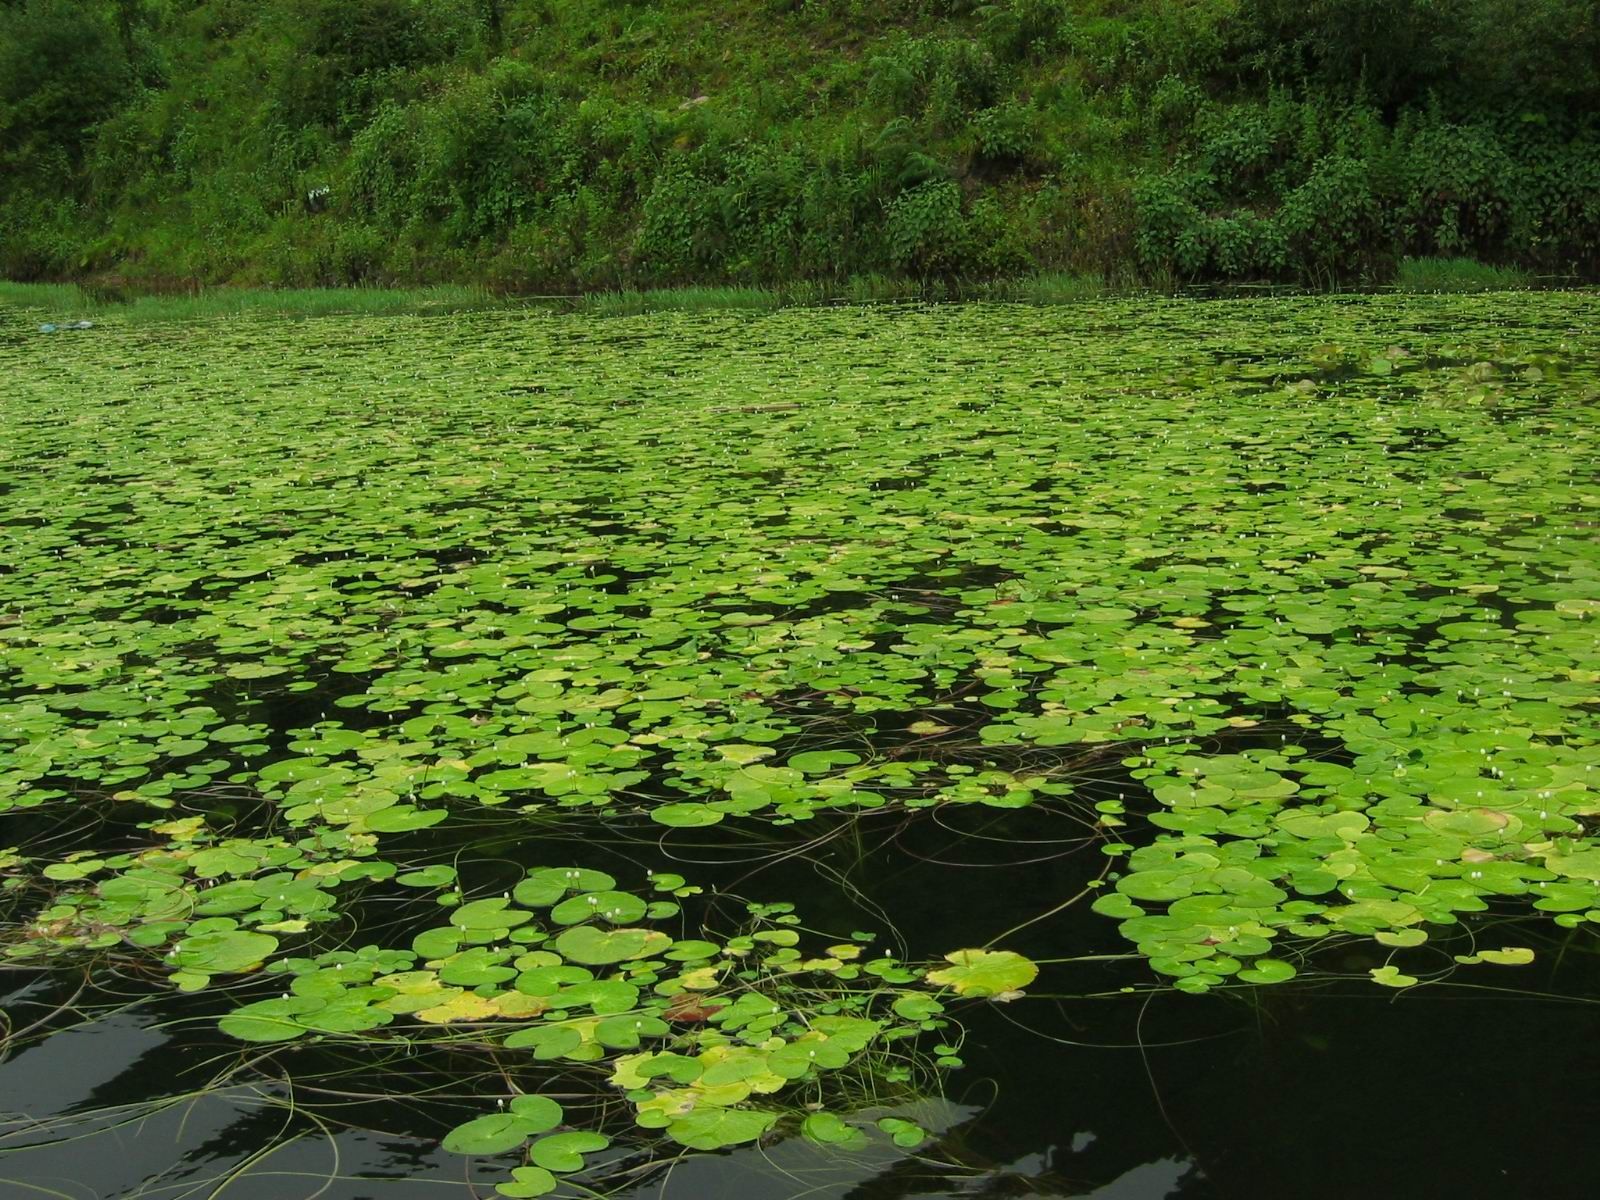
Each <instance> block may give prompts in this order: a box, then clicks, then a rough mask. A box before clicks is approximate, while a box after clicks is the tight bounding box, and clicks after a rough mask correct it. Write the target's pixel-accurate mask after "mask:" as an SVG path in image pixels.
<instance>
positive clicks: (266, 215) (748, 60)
mask: <svg viewBox="0 0 1600 1200" xmlns="http://www.w3.org/2000/svg"><path fill="white" fill-rule="evenodd" d="M1597 109H1600V18H1597V16H1596V11H1595V8H1594V6H1593V5H1592V4H1591V3H1588V2H1587V0H1531V2H1530V0H1310V2H1306V0H996V2H994V3H981V2H980V0H873V2H871V3H868V2H867V0H740V2H737V3H729V2H727V0H722V2H718V3H710V2H708V0H687V2H683V3H673V4H664V3H650V2H645V0H562V2H561V3H552V2H551V0H427V2H422V0H260V2H257V3H245V2H243V0H5V3H4V4H3V5H0V273H3V274H6V275H10V276H13V277H19V278H37V277H46V276H80V277H82V276H89V277H93V276H97V275H99V276H107V275H117V274H123V275H127V276H129V277H131V278H141V279H143V280H145V281H148V282H161V281H167V282H172V283H177V282H181V281H193V280H235V281H243V282H258V283H275V284H310V283H345V282H372V281H382V280H394V281H415V280H423V279H453V280H462V281H466V280H472V281H482V282H489V283H492V284H494V285H497V286H502V287H508V288H517V289H530V288H532V289H549V290H557V291H570V290H572V289H574V288H583V289H592V288H597V287H614V286H619V285H646V284H668V283H683V282H731V283H764V282H774V281H786V280H794V279H802V278H805V279H817V280H838V279H843V278H845V277H848V276H852V275H864V274H883V275H890V276H901V277H911V278H932V277H944V278H972V277H980V276H1004V275H1008V274H1015V273H1018V272H1021V271H1025V270H1073V271H1083V272H1099V273H1103V274H1107V275H1114V276H1115V275H1121V276H1126V275H1129V274H1132V273H1135V272H1137V273H1139V274H1142V275H1144V276H1146V277H1149V278H1156V279H1169V278H1174V279H1235V278H1269V279H1280V280H1298V281H1303V282H1314V283H1324V282H1357V281H1361V280H1363V279H1364V280H1369V281H1381V280H1384V279H1387V278H1389V277H1391V276H1392V274H1393V270H1394V267H1395V264H1396V263H1397V262H1398V261H1399V260H1400V259H1401V258H1403V257H1405V256H1407V255H1465V256H1472V257H1476V258H1479V259H1482V260H1485V261H1488V262H1493V263H1501V264H1516V265H1520V266H1523V267H1527V268H1530V269H1535V270H1538V271H1541V272H1545V273H1551V274H1568V275H1573V274H1576V275H1583V276H1588V277H1593V276H1594V275H1595V274H1597V273H1600V130H1597V125H1596V118H1595V117H1594V116H1593V114H1594V112H1595V111H1597ZM321 189H327V191H326V193H325V194H324V193H323V192H322V191H321ZM313 193H315V194H313Z"/></svg>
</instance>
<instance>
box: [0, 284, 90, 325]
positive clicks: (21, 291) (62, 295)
mask: <svg viewBox="0 0 1600 1200" xmlns="http://www.w3.org/2000/svg"><path fill="white" fill-rule="evenodd" d="M0 305H5V306H6V307H8V308H44V309H49V310H50V311H51V312H52V313H54V314H56V315H64V314H66V313H69V312H70V313H71V314H72V315H74V316H76V315H78V314H79V313H81V312H84V311H87V310H88V309H89V308H91V307H93V306H92V305H91V303H90V302H89V300H88V299H87V298H86V297H85V296H84V294H83V292H82V291H81V290H80V289H79V288H78V285H77V284H75V283H11V282H9V281H7V280H4V279H0Z"/></svg>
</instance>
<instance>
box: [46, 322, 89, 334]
mask: <svg viewBox="0 0 1600 1200" xmlns="http://www.w3.org/2000/svg"><path fill="white" fill-rule="evenodd" d="M93 328H94V322H93V321H67V322H65V323H64V324H61V325H53V324H51V323H50V322H49V321H46V322H45V323H44V324H43V325H41V326H39V332H40V333H61V332H63V331H65V330H68V329H93Z"/></svg>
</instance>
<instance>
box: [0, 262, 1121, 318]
mask: <svg viewBox="0 0 1600 1200" xmlns="http://www.w3.org/2000/svg"><path fill="white" fill-rule="evenodd" d="M1126 290H1128V289H1127V288H1124V287H1116V286H1113V285H1109V284H1106V283H1104V282H1102V281H1101V280H1098V279H1095V278H1093V277H1091V276H1086V275H1073V274H1068V273H1065V272H1053V273H1051V272H1046V273H1042V274H1039V275H1031V276H1025V277H1022V278H1018V279H1003V280H994V281H973V282H965V283H963V282H945V281H942V280H933V281H928V282H919V281H917V280H908V279H893V278H890V277H888V276H883V275H859V276H855V277H853V278H851V279H849V280H848V281H846V282H845V283H842V284H832V285H830V284H821V283H808V282H804V281H801V282H797V283H792V284H787V285H784V286H781V287H751V286H720V287H718V286H711V287H672V288H645V289H625V290H622V291H613V292H593V293H589V294H586V295H577V296H572V297H524V298H520V299H519V298H518V297H514V296H513V297H502V296H496V295H495V294H494V293H492V292H490V291H489V290H488V289H486V288H481V287H466V286H456V285H438V286H434V287H424V288H362V287H353V288H286V289H269V288H261V289H255V288H210V289H206V290H203V291H200V292H198V293H195V294H192V295H151V296H133V297H128V298H121V297H118V298H112V297H109V296H107V295H106V294H104V293H97V291H96V289H95V288H94V287H93V286H92V285H91V286H87V287H86V286H80V285H77V284H53V283H5V282H0V305H4V306H9V307H16V308H27V309H32V310H36V311H38V312H39V313H40V315H41V316H48V317H54V318H66V317H81V316H105V317H115V318H118V319H121V320H125V321H129V322H134V323H144V322H152V323H154V322H164V321H199V320H206V319H211V318H217V317H242V316H270V317H318V316H334V315H350V314H359V315H365V316H387V315H405V314H415V313H450V312H465V311H469V310H472V309H479V308H491V307H495V306H498V305H502V304H515V303H531V304H551V303H553V304H555V305H557V306H559V307H562V308H569V309H571V310H574V311H577V312H582V313H588V314H592V315H594V316H600V317H626V316H637V315H639V314H642V313H651V312H714V311H721V310H728V311H753V312H772V311H775V310H777V309H780V308H799V307H806V306H811V305H826V304H902V303H906V302H926V303H939V302H946V301H962V300H980V301H989V302H992V303H1000V304H1071V303H1075V302H1077V301H1081V300H1094V299H1101V298H1104V297H1106V296H1108V295H1113V294H1117V293H1120V292H1124V291H1126Z"/></svg>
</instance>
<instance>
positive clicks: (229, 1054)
mask: <svg viewBox="0 0 1600 1200" xmlns="http://www.w3.org/2000/svg"><path fill="white" fill-rule="evenodd" d="M1595 312H1596V299H1595V297H1594V296H1592V295H1584V294H1543V295H1516V296H1494V297H1470V296H1468V297H1448V298H1446V297H1403V296H1390V297H1365V298H1296V299H1277V300H1270V301H1215V302H1194V301H1152V300H1148V299H1142V300H1127V301H1111V302H1102V303H1086V304H1083V305H1080V306H1074V307H1069V308H1059V309H1050V308H1045V309H1039V308H1024V307H1009V306H960V307H957V306H952V307H944V308H924V307H904V308H894V307H891V308H878V309H871V310H858V309H828V310H812V311H786V312H781V313H777V314H773V315H769V316H760V317H756V316H749V315H730V314H714V315H706V314H686V313H669V314H658V315H654V316H646V317H622V318H615V319H609V320H600V319H595V318H594V317H592V316H591V317H584V316H557V315H550V314H539V313H513V312H487V313H477V314H470V315H464V316H455V317H448V318H446V317H431V318H427V317H414V316H399V317H352V318H348V319H329V320H325V321H319V322H309V323H308V322H285V321H274V320H271V319H268V318H248V317H246V318H240V319H235V320H229V321H212V322H205V321H202V322H198V323H195V324H192V325H187V326H163V325H139V324H132V323H119V322H118V321H117V320H116V319H115V318H111V319H108V320H107V321H105V322H104V323H103V324H100V325H97V326H96V327H95V328H93V329H91V330H85V331H74V332H71V333H56V334H49V335H45V334H40V333H37V332H36V323H35V322H34V321H33V319H32V315H31V314H24V313H21V312H19V311H16V310H12V311H10V312H7V311H4V310H0V362H3V364H4V366H5V367H6V379H7V386H6V388H5V392H4V397H3V400H0V406H3V407H0V413H3V433H4V439H3V441H0V455H3V456H4V464H3V467H0V501H3V504H4V516H5V519H4V522H3V527H0V537H3V539H4V554H3V555H0V691H3V698H4V702H3V705H0V806H3V809H4V817H3V820H4V822H5V825H6V832H5V834H4V836H3V842H4V844H5V845H6V846H8V847H9V848H8V849H6V850H5V851H4V855H3V858H0V878H3V882H4V890H3V903H4V908H3V911H0V918H3V922H4V925H3V938H0V954H3V958H4V963H5V965H6V969H7V975H8V982H7V990H8V999H7V1000H6V1001H5V1013H6V1021H5V1033H6V1035H7V1043H6V1044H7V1050H8V1054H9V1056H10V1057H9V1061H8V1062H7V1063H6V1065H5V1066H4V1068H3V1070H0V1107H3V1108H4V1109H6V1110H8V1111H9V1112H11V1114H12V1116H11V1117H10V1119H9V1124H8V1125H7V1126H6V1128H5V1130H4V1137H3V1139H0V1154H3V1155H4V1157H3V1158H0V1180H3V1181H4V1186H5V1187H6V1189H7V1190H6V1195H8V1196H11V1195H16V1196H52V1197H55V1196H68V1197H81V1196H96V1197H100V1198H101V1200H109V1198H111V1197H134V1196H139V1197H144V1196H152V1197H154V1196H160V1197H171V1198H180V1197H182V1198H189V1197H202V1196H213V1195H217V1196H224V1197H228V1198H229V1200H240V1198H245V1200H248V1198H251V1197H271V1198H276V1200H283V1198H288V1197H302V1196H305V1197H310V1196H325V1197H377V1198H379V1200H386V1198H388V1197H390V1196H394V1197H424V1198H432V1197H441V1198H443V1197H458V1198H465V1197H469V1196H489V1195H495V1194H498V1195H501V1196H506V1197H527V1196H540V1195H545V1194H552V1195H559V1196H602V1195H604V1196H610V1195H627V1196H661V1195H666V1196H684V1197H691V1196H693V1197H710V1196H730V1197H731V1196H740V1197H746V1196H748V1197H789V1196H828V1197H843V1196H851V1197H875V1198H878V1197H899V1196H913V1195H915V1196H937V1195H963V1196H967V1195H983V1196H1003V1195H1004V1196H1012V1195H1049V1196H1056V1195H1060V1196H1066V1195H1080V1194H1088V1193H1090V1192H1092V1191H1093V1190H1094V1189H1095V1187H1097V1186H1099V1185H1101V1184H1106V1183H1109V1182H1111V1181H1113V1180H1116V1179H1118V1177H1119V1176H1122V1177H1124V1184H1125V1185H1126V1187H1127V1188H1129V1189H1135V1188H1142V1189H1143V1190H1140V1191H1137V1192H1136V1191H1134V1190H1122V1191H1117V1192H1116V1193H1115V1194H1117V1195H1134V1194H1138V1195H1152V1196H1154V1195H1166V1194H1169V1193H1170V1194H1182V1195H1185V1196H1200V1195H1211V1194H1223V1193H1225V1192H1226V1193H1227V1194H1232V1195H1274V1194H1276V1195H1295V1196H1312V1195H1330V1196H1332V1195H1340V1196H1348V1195H1353V1194H1368V1195H1420V1194H1445V1193H1446V1192H1448V1191H1449V1190H1450V1189H1451V1187H1452V1186H1457V1185H1460V1186H1468V1185H1469V1184H1470V1185H1472V1186H1468V1191H1470V1193H1471V1194H1475V1195H1488V1194H1505V1195H1514V1194H1533V1193H1534V1192H1535V1191H1542V1192H1543V1193H1544V1194H1554V1195H1565V1194H1574V1193H1571V1192H1565V1191H1562V1190H1561V1186H1562V1181H1563V1180H1565V1181H1568V1182H1570V1181H1571V1179H1573V1178H1576V1176H1572V1175H1563V1174H1561V1172H1562V1171H1564V1170H1566V1171H1571V1170H1578V1169H1580V1168H1579V1167H1573V1166H1571V1165H1570V1164H1572V1163H1580V1165H1581V1156H1580V1155H1577V1154H1575V1153H1574V1154H1563V1152H1562V1151H1563V1147H1564V1146H1566V1145H1567V1140H1568V1139H1573V1140H1572V1145H1574V1146H1578V1145H1582V1144H1583V1143H1582V1142H1581V1140H1578V1139H1581V1138H1582V1136H1583V1130H1584V1129H1586V1128H1587V1127H1588V1126H1589V1123H1590V1122H1591V1121H1592V1119H1593V1117H1594V1116H1595V1115H1596V1113H1595V1107H1594V1101H1593V1099H1592V1095H1591V1094H1592V1090H1593V1089H1592V1088H1591V1087H1589V1086H1588V1083H1587V1081H1588V1080H1589V1079H1592V1070H1593V1067H1594V1066H1595V1065H1596V1064H1595V1063H1594V1062H1593V1059H1594V1057H1595V1054H1596V1052H1595V1050H1594V1049H1593V1048H1592V1047H1593V1044H1594V1039H1593V1037H1592V1033H1591V1031H1590V1026H1591V1023H1592V1009H1590V1008H1589V1007H1587V1006H1589V1005H1590V1004H1592V1003H1593V999H1594V995H1595V984H1596V981H1597V976H1596V973H1595V971H1594V962H1595V948H1596V943H1595V937H1594V934H1595V930H1596V922H1597V921H1600V835H1597V833H1596V830H1597V829H1600V773H1597V771H1596V766H1597V764H1600V742H1597V723H1596V715H1597V703H1600V653H1597V638H1600V551H1597V541H1596V532H1597V523H1600V477H1597V463H1600V357H1597V344H1596V337H1595V332H1594V330H1595ZM1419 1056H1420V1057H1419ZM1569 1075H1571V1076H1572V1078H1569ZM1579 1080H1581V1081H1583V1083H1582V1086H1579V1085H1578V1082H1577V1081H1579ZM1535 1097H1537V1098H1539V1101H1540V1102H1539V1104H1533V1103H1531V1100H1530V1098H1535ZM1524 1101H1530V1102H1529V1103H1524ZM1569 1125H1570V1127H1569ZM1356 1130H1361V1131H1363V1132H1360V1133H1359V1134H1358V1133H1356V1132H1354V1131H1356ZM1357 1141H1359V1142H1360V1144H1361V1147H1362V1150H1361V1154H1360V1155H1359V1156H1352V1154H1351V1151H1350V1147H1351V1146H1353V1145H1354V1144H1355V1143H1356V1142H1357ZM1419 1145H1437V1146H1439V1147H1440V1149H1439V1150H1438V1151H1437V1152H1433V1151H1430V1152H1428V1153H1422V1152H1419V1150H1418V1146H1419ZM727 1148H731V1149H728V1152H727V1153H722V1154H718V1153H714V1152H716V1151H721V1150H724V1149H727ZM1563 1160H1565V1161H1567V1162H1568V1164H1569V1165H1568V1166H1566V1167H1563V1166H1561V1165H1559V1164H1560V1162H1562V1161H1563ZM1408 1171H1409V1172H1412V1174H1411V1175H1405V1172H1408ZM1127 1172H1132V1174H1131V1175H1125V1173H1127ZM1385 1172H1389V1174H1385ZM1395 1172H1399V1173H1400V1174H1399V1175H1396V1174H1394V1173H1395ZM1497 1172H1498V1173H1497ZM1541 1172H1543V1173H1541ZM1402 1176H1404V1177H1405V1178H1408V1179H1410V1182H1409V1183H1406V1184H1405V1185H1403V1186H1402V1185H1401V1184H1400V1183H1398V1182H1396V1183H1395V1185H1394V1188H1393V1190H1388V1189H1387V1188H1386V1185H1385V1181H1386V1180H1388V1181H1395V1180H1398V1179H1399V1178H1401V1177H1402ZM1129 1179H1132V1180H1133V1181H1134V1182H1132V1183H1129V1182H1128V1180H1129ZM1485 1180H1487V1181H1488V1183H1487V1184H1484V1181H1485ZM1479 1184H1482V1185H1483V1186H1476V1185H1479ZM1502 1184H1503V1186H1504V1187H1505V1189H1506V1190H1505V1191H1504V1192H1503V1193H1494V1192H1493V1189H1494V1188H1495V1187H1499V1186H1501V1185H1502ZM1486 1187H1487V1188H1488V1189H1489V1190H1485V1188H1486ZM1213 1188H1215V1189H1216V1191H1215V1193H1214V1192H1213V1190H1212V1189H1213ZM1230 1189H1231V1190H1230ZM1106 1194H1107V1195H1110V1194H1112V1193H1110V1192H1107V1193H1106ZM1461 1194H1467V1192H1462V1193H1461Z"/></svg>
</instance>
